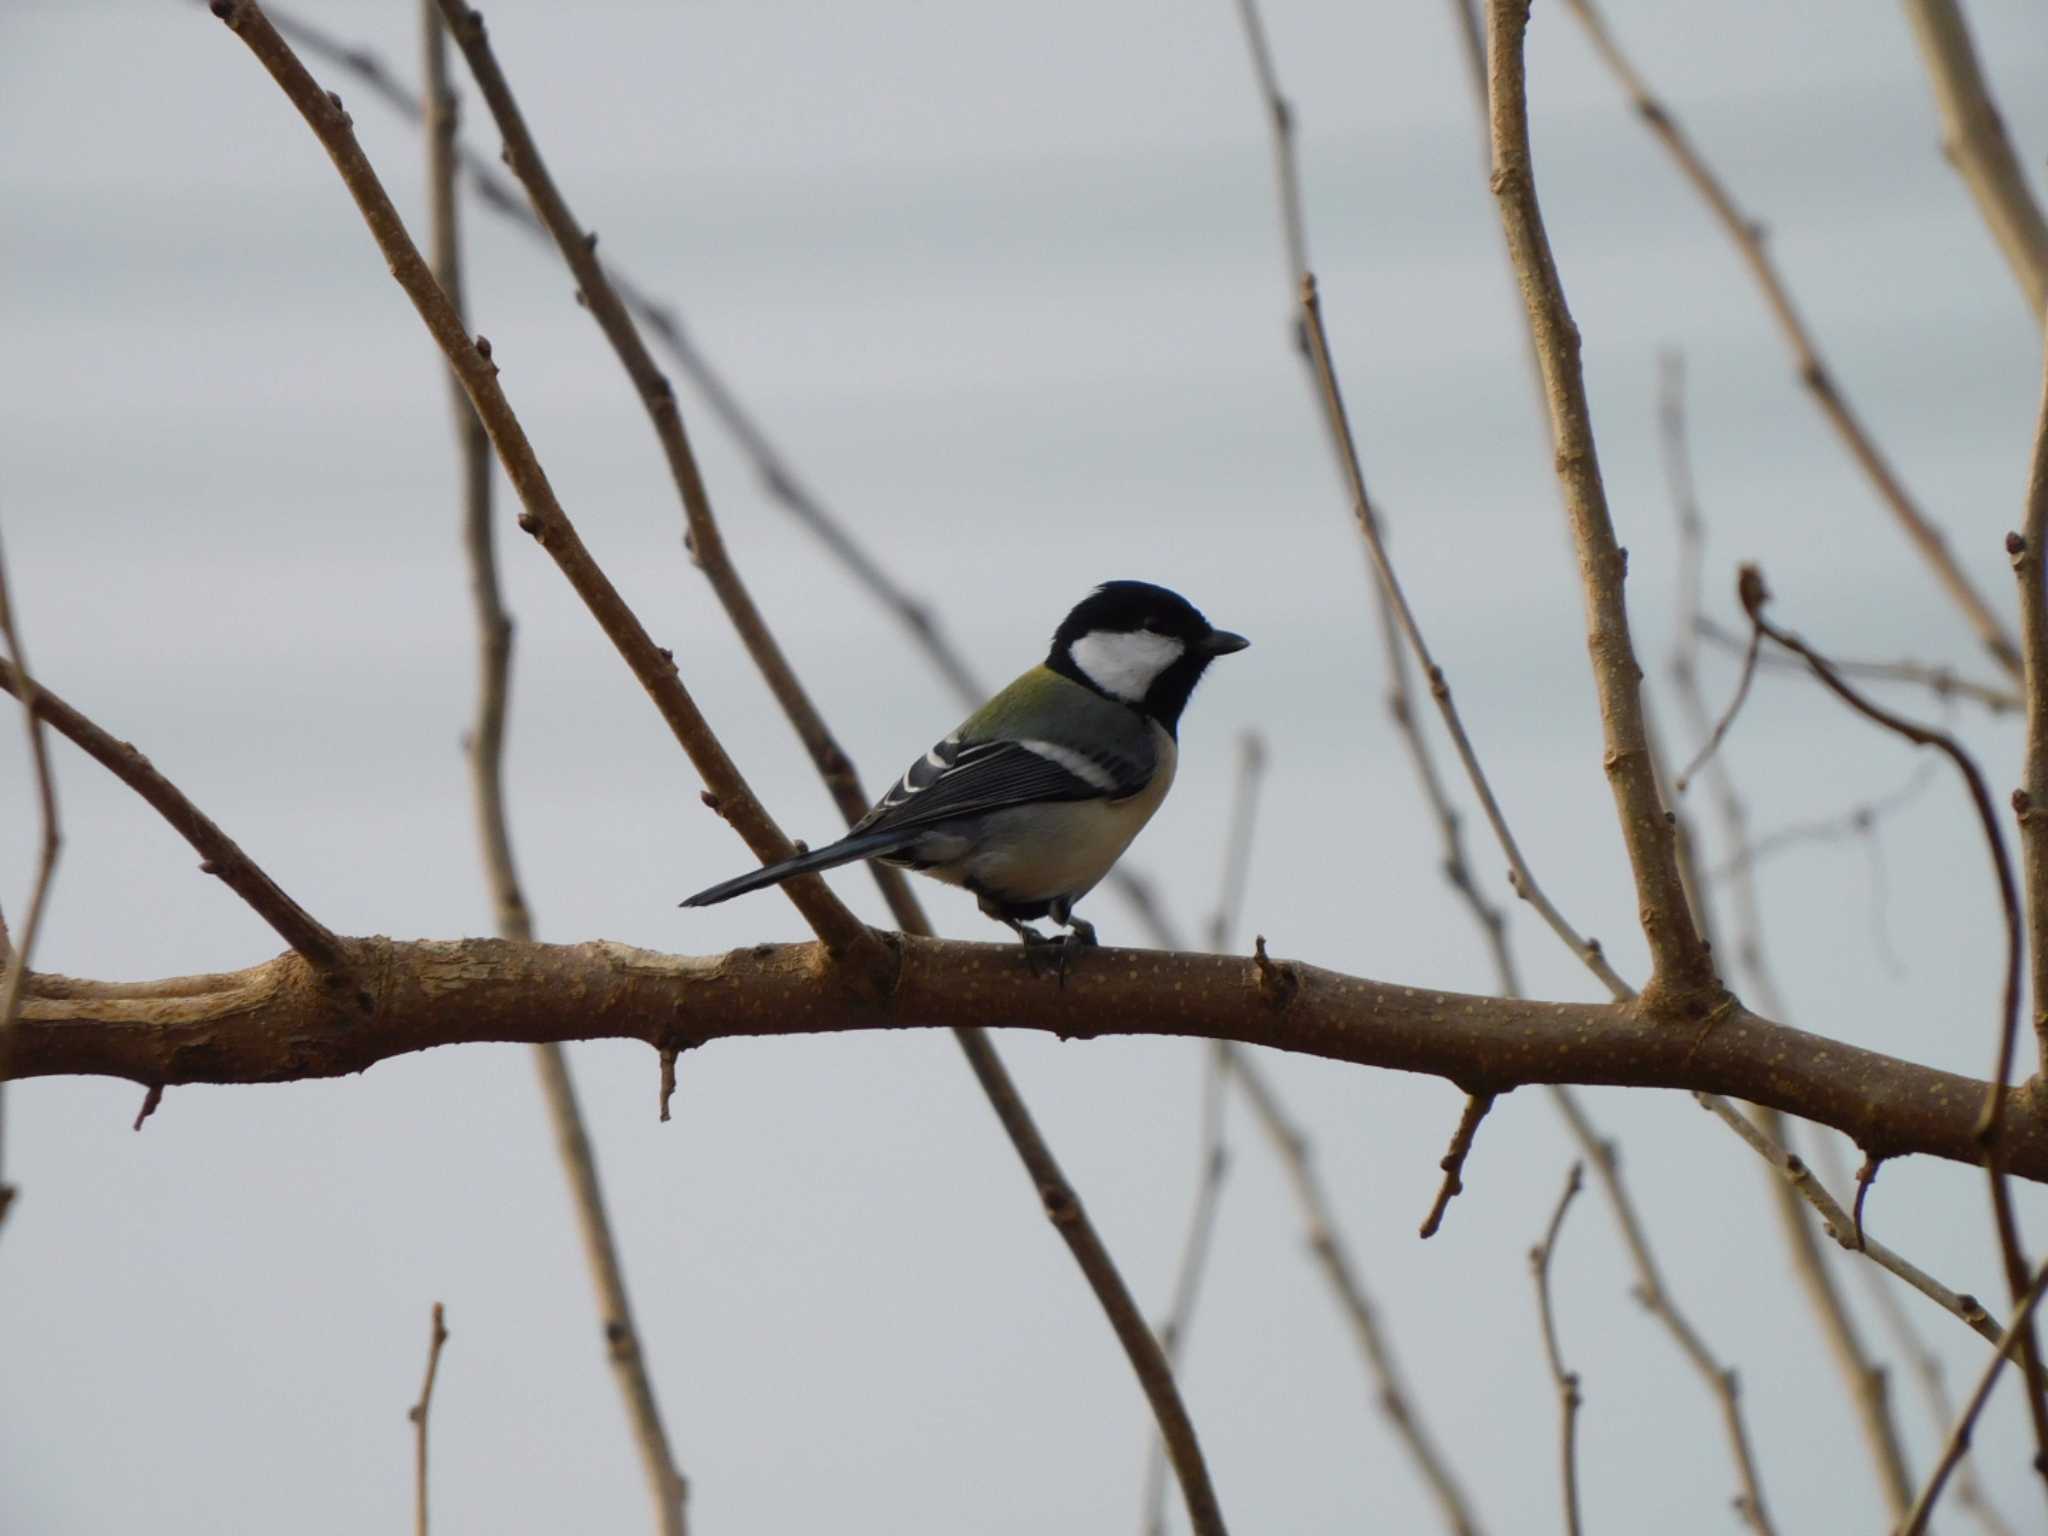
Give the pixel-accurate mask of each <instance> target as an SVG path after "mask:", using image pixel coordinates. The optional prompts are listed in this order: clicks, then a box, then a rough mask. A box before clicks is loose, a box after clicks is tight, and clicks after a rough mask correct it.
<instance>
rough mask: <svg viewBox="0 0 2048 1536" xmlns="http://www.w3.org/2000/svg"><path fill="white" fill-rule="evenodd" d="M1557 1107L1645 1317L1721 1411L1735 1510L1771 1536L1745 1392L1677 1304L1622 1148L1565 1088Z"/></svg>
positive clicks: (1763, 1532) (1756, 1527) (1560, 1092)
mask: <svg viewBox="0 0 2048 1536" xmlns="http://www.w3.org/2000/svg"><path fill="white" fill-rule="evenodd" d="M1557 1104H1558V1107H1559V1109H1560V1110H1561V1111H1562V1112H1563V1113H1564V1116H1565V1119H1566V1120H1567V1121H1568V1122H1569V1123H1570V1125H1571V1128H1572V1134H1573V1135H1574V1136H1575V1137H1576V1138H1577V1140H1578V1143H1579V1145H1580V1146H1581V1147H1584V1148H1586V1149H1587V1151H1588V1153H1589V1155H1590V1156H1591V1158H1592V1163H1593V1174H1594V1176H1595V1177H1596V1178H1598V1179H1599V1180H1600V1182H1601V1185H1602V1186H1603V1188H1604V1189H1605V1190H1606V1193H1607V1199H1608V1204H1609V1205H1610V1206H1611V1207H1612V1208H1613V1211H1614V1216H1615V1221H1616V1223H1617V1225H1619V1226H1620V1228H1621V1236H1622V1242H1623V1244H1624V1245H1625V1246H1626V1247H1627V1249H1628V1253H1629V1260H1630V1263H1631V1264H1632V1265H1633V1267H1634V1269H1635V1272H1636V1285H1635V1291H1634V1295H1635V1299H1636V1300H1637V1301H1638V1302H1639V1303H1641V1305H1642V1308H1643V1310H1644V1311H1645V1312H1648V1313H1649V1314H1650V1316H1651V1317H1653V1318H1655V1319H1656V1320H1657V1321H1658V1322H1659V1323H1661V1324H1662V1325H1663V1326H1664V1330H1665V1332H1667V1333H1669V1334H1670V1335H1671V1337H1672V1340H1673V1341H1674V1342H1675V1343H1676V1344H1677V1345H1678V1348H1679V1352H1680V1353H1681V1354H1683V1355H1684V1356H1685V1358H1686V1360H1687V1362H1688V1363H1690V1364H1691V1366H1692V1368H1693V1369H1694V1371H1696V1372H1697V1373H1698V1374H1699V1377H1700V1380H1701V1381H1702V1382H1703V1383H1704V1384H1705V1385H1706V1387H1707V1390H1708V1391H1709V1392H1711V1393H1712V1394H1713V1396H1714V1401H1715V1403H1716V1404H1717V1405H1718V1406H1719V1407H1720V1410H1721V1424H1722V1428H1723V1430H1724V1432H1725V1433H1726V1435H1727V1437H1728V1448H1729V1453H1730V1455H1731V1456H1732V1457H1733V1458H1734V1461H1735V1472H1736V1476H1737V1477H1738V1478H1739V1479H1740V1481H1741V1484H1742V1491H1741V1493H1740V1494H1739V1495H1738V1496H1737V1498H1736V1500H1735V1507H1736V1510H1737V1511H1738V1512H1739V1513H1740V1514H1741V1516H1742V1518H1743V1519H1744V1520H1745V1521H1746V1522H1748V1524H1749V1525H1750V1526H1751V1528H1752V1529H1754V1530H1756V1531H1757V1532H1758V1533H1759V1536H1770V1533H1771V1532H1772V1531H1773V1530H1774V1527H1773V1526H1772V1524H1771V1517H1770V1511H1769V1509H1768V1507H1767V1506H1766V1505H1765V1503H1764V1492H1763V1478H1762V1475H1761V1474H1760V1473H1759V1471H1758V1470H1757V1465H1756V1453H1755V1451H1754V1449H1753V1448H1752V1447H1751V1445H1750V1440H1749V1427H1748V1424H1747V1423H1746V1422H1745V1420H1744V1418H1743V1413H1742V1396H1741V1390H1740V1385H1739V1383H1738V1381H1737V1379H1736V1375H1735V1372H1734V1371H1733V1370H1732V1369H1730V1368H1729V1367H1727V1366H1725V1365H1723V1364H1722V1363H1721V1362H1720V1361H1719V1360H1718V1359H1716V1358H1715V1356H1714V1352H1713V1351H1712V1350H1711V1349H1709V1348H1708V1347H1707V1343H1706V1340H1705V1339H1703V1338H1701V1337H1700V1334H1699V1331H1698V1330H1697V1329H1695V1328H1694V1327H1693V1325H1692V1323H1691V1321H1690V1320H1689V1319H1688V1318H1687V1317H1686V1315H1685V1314H1684V1313H1683V1312H1681V1311H1680V1310H1679V1309H1678V1304H1677V1303H1676V1302H1675V1301H1674V1300H1673V1299H1672V1296H1671V1291H1670V1288H1669V1287H1668V1286H1667V1285H1666V1284H1665V1282H1664V1275H1663V1271H1662V1270H1661V1269H1660V1268H1659V1267H1658V1264H1657V1260H1656V1257H1655V1255H1653V1254H1652V1253H1651V1251H1650V1241H1649V1237H1648V1235H1647V1234H1646V1233H1645V1231H1644V1229H1643V1224H1642V1218H1641V1217H1640V1215H1639V1214H1638V1213H1637V1211H1636V1207H1635V1202H1634V1201H1633V1200H1631V1199H1630V1198H1629V1197H1628V1194H1627V1190H1626V1186H1625V1185H1624V1184H1623V1183H1622V1181H1621V1153H1620V1148H1619V1147H1618V1146H1617V1144H1616V1143H1615V1142H1614V1141H1613V1140H1611V1139H1603V1138H1602V1137H1601V1136H1600V1135H1599V1133H1598V1132H1596V1131H1595V1130H1594V1129H1593V1127H1592V1125H1591V1123H1590V1122H1589V1121H1588V1120H1587V1119H1586V1118H1585V1114H1584V1111H1583V1110H1581V1109H1580V1107H1579V1103H1578V1098H1577V1096H1576V1095H1573V1094H1570V1093H1567V1092H1565V1091H1564V1090H1562V1089H1560V1090H1558V1092H1557Z"/></svg>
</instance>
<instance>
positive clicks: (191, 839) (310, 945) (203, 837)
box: [0, 662, 348, 972]
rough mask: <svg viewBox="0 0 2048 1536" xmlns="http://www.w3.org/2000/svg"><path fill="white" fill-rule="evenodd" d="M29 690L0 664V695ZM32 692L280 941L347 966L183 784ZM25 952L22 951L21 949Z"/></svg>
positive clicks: (314, 960)
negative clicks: (187, 795) (175, 782)
mask: <svg viewBox="0 0 2048 1536" xmlns="http://www.w3.org/2000/svg"><path fill="white" fill-rule="evenodd" d="M30 686H31V685H28V684H26V683H24V682H23V680H22V677H21V674H20V673H19V672H17V671H16V670H15V668H14V667H13V666H12V665H11V664H10V663H7V662H0V691H5V692H7V693H10V694H12V695H14V697H15V698H17V699H20V698H23V697H24V696H25V695H26V694H28V692H29V688H30ZM33 687H34V697H35V712H36V716H37V718H39V719H41V720H45V721H47V722H49V724H50V725H52V726H54V727H55V728H56V731H57V734H58V735H60V736H62V737H64V738H65V740H67V741H69V742H70V743H71V744H72V745H73V746H75V747H77V748H78V749H79V750H80V751H81V752H83V753H85V755H86V756H87V757H90V758H91V759H92V760H93V761H94V762H96V763H98V764H99V765H100V766H101V767H103V768H105V769H106V770H107V771H108V772H109V773H111V774H113V776H114V777H115V778H117V779H119V780H120V781H121V782H122V783H123V784H126V785H127V786H128V787H129V788H130V789H132V790H134V791H135V793H136V794H138V795H140V796H141V797H142V798H143V799H144V800H145V801H146V802H148V804H149V806H150V807H151V809H153V810H154V811H156V813H157V814H158V815H160V816H162V817H163V819H164V820H165V821H167V822H169V823H170V824H171V828H172V830H173V831H175V832H177V833H178V834H179V836H181V837H183V838H184V839H185V841H186V842H188V843H190V844H191V845H192V847H193V849H194V851H196V852H197V853H198V855H199V858H200V864H199V868H200V869H201V870H202V871H203V872H204V873H206V874H209V875H214V876H217V877H219V879H220V882H221V884H223V885H225V886H226V887H227V888H228V889H229V890H231V891H233V892H234V893H235V894H236V895H237V896H239V897H241V898H242V900H243V901H245V902H247V903H248V904H249V906H250V908H251V909H252V910H253V911H254V912H255V913H256V915H257V916H258V917H260V918H262V919H263V920H264V921H265V922H266V923H268V924H270V926H271V928H272V930H273V931H274V932H275V933H276V934H277V936H278V937H279V938H281V939H283V940H284V941H285V943H287V944H289V945H291V947H292V948H293V949H295V950H297V951H298V952H299V954H301V955H302V956H304V957H305V959H306V961H307V963H308V964H310V965H312V966H313V967H314V968H316V969H317V970H320V971H323V972H334V971H338V970H339V969H341V968H342V967H343V966H344V965H346V963H347V960H348V952H347V948H346V946H345V945H344V944H343V942H342V941H341V940H340V939H338V938H336V937H335V935H334V934H332V933H330V932H329V931H328V930H327V929H326V928H325V927H324V926H322V925H321V923H320V922H319V921H318V920H317V919H315V918H314V917H313V916H312V914H310V913H309V912H307V911H306V909H305V908H304V907H302V906H300V905H299V904H298V903H297V902H296V901H293V900H292V898H291V897H289V896H287V895H286V894H285V893H284V891H283V889H282V888H281V887H280V886H279V885H278V884H277V882H276V881H274V880H272V879H271V878H270V876H268V875H266V874H265V873H264V872H263V871H262V870H261V869H260V868H258V867H257V864H256V862H255V860H253V859H251V858H250V857H249V856H248V855H247V854H246V853H244V852H243V851H242V850H241V848H240V847H239V846H238V845H237V844H236V843H235V841H234V839H233V838H231V837H229V836H228V835H227V833H225V832H223V831H221V829H220V828H219V827H218V826H216V825H215V824H214V823H213V821H212V820H211V819H210V818H209V817H208V816H207V815H206V814H205V813H204V812H203V811H201V810H200V809H199V807H198V806H196V805H194V804H193V803H192V802H191V801H190V800H188V799H186V798H185V795H184V793H183V792H182V791H181V790H180V789H179V788H178V787H177V785H175V784H173V783H172V782H171V781H170V780H169V779H167V778H165V777H164V776H163V775H162V774H161V773H159V772H157V770H156V765H155V764H153V763H152V762H150V760H149V759H148V758H146V757H144V756H143V755H142V754H141V753H140V752H138V751H136V749H135V748H134V747H133V746H131V745H130V744H129V743H127V742H125V741H119V740H116V739H115V738H114V737H112V736H110V735H108V734H107V733H106V732H105V731H103V730H101V729H100V728H99V727H98V726H97V725H94V724H93V723H92V721H90V720H88V719H86V717H85V716H84V715H81V714H80V713H79V712H78V711H77V710H75V709H73V708H72V707H71V706H70V705H69V704H67V703H65V702H64V701H63V700H62V699H60V698H59V697H58V696H57V695H56V694H54V693H52V692H51V691H50V690H49V689H48V688H47V687H44V686H43V685H41V684H35V685H33ZM25 947H26V946H17V950H19V949H22V948H25Z"/></svg>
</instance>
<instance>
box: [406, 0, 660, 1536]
mask: <svg viewBox="0 0 2048 1536" xmlns="http://www.w3.org/2000/svg"><path fill="white" fill-rule="evenodd" d="M420 21H421V44H422V48H421V52H422V63H423V64H424V66H425V68H424V70H423V72H422V73H423V76H424V79H425V81H426V86H425V101H424V109H425V123H426V128H427V132H426V141H427V187H428V209H429V216H428V227H429V231H430V244H431V247H432V250H433V266H434V275H435V277H436V278H437V279H438V280H439V281H440V284H441V289H442V291H443V292H444V293H446V294H447V295H448V302H449V303H450V304H451V305H452V306H454V309H455V311H456V314H457V315H458V316H462V317H464V320H465V328H466V316H467V311H466V309H465V307H464V303H463V296H462V281H461V278H462V270H461V262H460V245H461V242H460V240H459V238H458V229H457V223H456V207H457V204H456V196H455V191H456V188H455V179H456V178H455V170H456V153H455V144H456V108H455V95H454V92H453V91H452V90H451V89H450V87H449V83H448V50H447V33H446V28H445V26H444V25H443V23H442V20H441V13H440V10H439V8H438V7H437V6H436V5H435V4H434V0H421V5H420ZM449 385H450V391H449V392H450V396H451V398H450V405H451V407H452V409H453V412H454V420H455V434H456V442H457V445H458V448H459V450H460V453H461V460H462V489H463V497H462V502H463V519H462V533H463V547H464V550H465V552H466V554H467V557H468V561H469V572H470V589H471V594H472V597H473V600H474V606H475V610H476V621H477V662H478V686H477V703H476V721H475V724H474V725H473V726H472V727H471V729H470V732H469V737H468V742H467V746H468V757H469V769H470V798H471V800H472V802H473V804H474V806H475V810H476V824H477V834H478V842H479V846H480V849H481V852H482V855H483V865H484V876H485V880H486V882H487V883H488V885H489V887H490V892H491V905H492V908H493V909H494V911H495V912H496V914H497V928H498V936H499V937H500V938H506V939H518V940H528V939H531V938H532V937H533V919H532V913H531V910H530V909H529V908H528V906H527V903H526V896H525V893H524V892H523V891H522V890H521V888H520V884H519V873H518V869H517V866H516V865H515V864H514V862H513V857H512V835H511V828H510V826H509V825H508V823H507V819H506V814H505V788H504V758H505V715H506V709H507V704H508V694H509V692H510V680H511V667H512V620H511V617H510V616H509V615H508V614H507V613H506V611H505V603H504V599H503V597H502V595H501V594H500V592H499V586H498V560H497V548H496V539H495V537H494V530H493V522H492V516H491V500H492V498H491V444H490V438H489V436H488V435H487V434H486V433H485V431H484V427H483V423H482V422H481V421H480V420H479V419H478V418H477V414H476V412H475V410H473V409H472V408H471V406H470V403H469V397H468V395H467V394H465V393H464V392H463V389H462V385H461V383H460V381H459V380H457V379H456V378H455V377H454V375H453V374H451V375H450V376H449ZM533 1062H534V1070H535V1073H536V1074H537V1075H538V1077H539V1079H540V1088H541V1098H542V1101H543V1102H544V1103H545V1104H546V1106H547V1112H548V1120H549V1124H550V1125H551V1126H552V1128H553V1130H554V1136H555V1146H556V1150H557V1152H558V1154H559V1156H560V1158H561V1162H562V1171H563V1173H564V1174H565V1175H566V1176H567V1178H568V1181H569V1198H570V1201H571V1203H572V1205H573V1206H574V1207H575V1211H576V1224H577V1228H578V1230H579V1231H580V1232H581V1233H582V1237H583V1251H584V1256H585V1261H586V1262H587V1263H588V1265H589V1267H590V1275H591V1281H592V1284H593V1286H594V1287H595V1289H596V1292H597V1304H598V1321H599V1322H600V1323H601V1324H602V1337H603V1339H604V1341H605V1356H606V1358H607V1359H608V1360H609V1362H610V1363H611V1368H612V1374H613V1376H614V1378H615V1379H616V1380H617V1382H618V1387H619V1395H620V1397H621V1399H622V1400H623V1402H624V1406H625V1411H626V1419H627V1422H628V1423H629V1424H630V1425H631V1426H632V1431H633V1440H634V1443H635V1445H637V1446H638V1447H639V1451H640V1462H641V1466H642V1468H643V1469H644V1471H645V1473H646V1476H647V1481H648V1484H649V1486H650V1489H651V1491H652V1493H653V1497H654V1509H655V1519H656V1521H657V1524H658V1527H659V1529H660V1530H661V1531H662V1532H664V1533H665V1536H684V1532H685V1531H686V1530H687V1529H688V1520H687V1511H688V1501H689V1483H688V1482H687V1481H686V1480H685V1479H684V1477H683V1474H682V1471H681V1469H680V1468H678V1467H677V1465H676V1459H675V1452H674V1450H673V1449H672V1448H671V1446H670V1444H669V1437H668V1430H667V1428H666V1426H664V1424H663V1423H662V1418H661V1406H660V1403H659V1402H658V1400H657V1399H656V1397H655V1395H654V1381H653V1378H652V1376H651V1375H650V1374H649V1372H648V1369H647V1358H646V1354H645V1351H644V1349H643V1347H642V1345H641V1339H640V1329H639V1325H638V1324H637V1323H636V1322H635V1321H634V1317H633V1304H632V1299H631V1297H630V1296H629V1295H628V1294H627V1291H626V1278H625V1270H624V1266H623V1265H622V1264H621V1263H620V1261H619V1248H618V1241H617V1239H616V1238H615V1237H614V1236H613V1234H612V1224H611V1216H610V1213H609V1211H608V1210H607V1209H606V1205H605V1198H604V1185H603V1182H602V1181H601V1179H600V1178H599V1175H598V1168H597V1151H596V1148H595V1147H594V1146H592V1144H591V1140H590V1132H589V1130H588V1128H587V1127H586V1125H585V1124H584V1118H583V1107H582V1104H581V1103H580V1101H579V1100H578V1098H577V1095H576V1084H575V1080H574V1078H573V1077H572V1076H571V1075H570V1071H569V1059H568V1053H567V1052H566V1051H565V1050H564V1049H563V1048H562V1047H561V1046H560V1045H558V1044H556V1043H554V1042H552V1041H548V1042H543V1043H541V1044H539V1045H536V1046H535V1047H534V1048H533ZM423 1433H424V1432H423Z"/></svg>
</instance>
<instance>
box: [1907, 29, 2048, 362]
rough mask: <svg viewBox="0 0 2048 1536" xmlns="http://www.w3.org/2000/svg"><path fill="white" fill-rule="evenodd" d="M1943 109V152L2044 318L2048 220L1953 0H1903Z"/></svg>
mask: <svg viewBox="0 0 2048 1536" xmlns="http://www.w3.org/2000/svg"><path fill="white" fill-rule="evenodd" d="M1906 16H1907V19H1908V20H1910V21H1911V22H1912V23H1913V35H1914V37H1915V38H1917V39H1918V40H1919V43H1920V57H1921V60H1922V61H1923V62H1924V63H1925V64H1926V65H1927V79H1928V83H1929V84H1930V85H1932V86H1933V87H1934V102H1935V105H1936V106H1937V107H1938V108H1940V110H1941V126H1942V139H1941V148H1942V152H1943V153H1944V154H1946V155H1947V156H1948V161H1949V164H1950V165H1953V166H1954V167H1955V168H1956V170H1957V172H1958V173H1959V174H1960V175H1961V176H1962V178H1963V182H1964V184H1965V185H1966V186H1968V187H1969V189H1970V195H1971V196H1972V197H1974V198H1976V199H1977V211H1978V212H1979V213H1981V214H1983V215H1984V222H1985V223H1986V224H1988V225H1990V226H1991V235H1992V238H1993V239H1995V240H1996V241H1997V242H1998V247H1999V249H2000V250H2002V251H2003V252H2005V259H2006V261H2007V263H2008V264H2009V265H2010V266H2011V267H2012V275H2013V276H2014V277H2015V278H2016V279H2018V281H2019V285H2020V292H2021V294H2022V295H2023V296H2024V297H2025V299H2026V301H2027V305H2028V307H2029V308H2030V309H2031V310H2032V311H2033V313H2034V319H2035V321H2036V323H2039V322H2040V321H2042V320H2043V319H2048V220H2044V219H2043V218H2042V217H2041V205H2040V204H2039V203H2037V202H2035V201H2034V193H2033V189H2032V188H2031V187H2029V186H2028V185H2027V176H2026V172H2025V171H2024V170H2022V169H2021V167H2020V161H2019V157H2018V156H2017V155H2015V154H2014V153H2013V148H2012V140H2011V139H2010V138H2008V137H2007V136H2006V132H2005V122H2004V120H2003V119H2002V118H2001V117H2000V116H1999V113H1998V108H1997V106H1996V105H1994V104H1993V102H1992V100H1991V87H1990V86H1989V85H1988V84H1986V83H1985V80H1984V71H1983V70H1982V69H1981V68H1980V67H1979V66H1978V63H1977V50H1976V48H1975V46H1974V45H1972V43H1971V41H1970V29H1969V27H1968V25H1967V24H1966V23H1965V22H1964V21H1963V12H1962V7H1961V6H1960V5H1958V4H1957V3H1956V0H1906Z"/></svg>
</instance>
